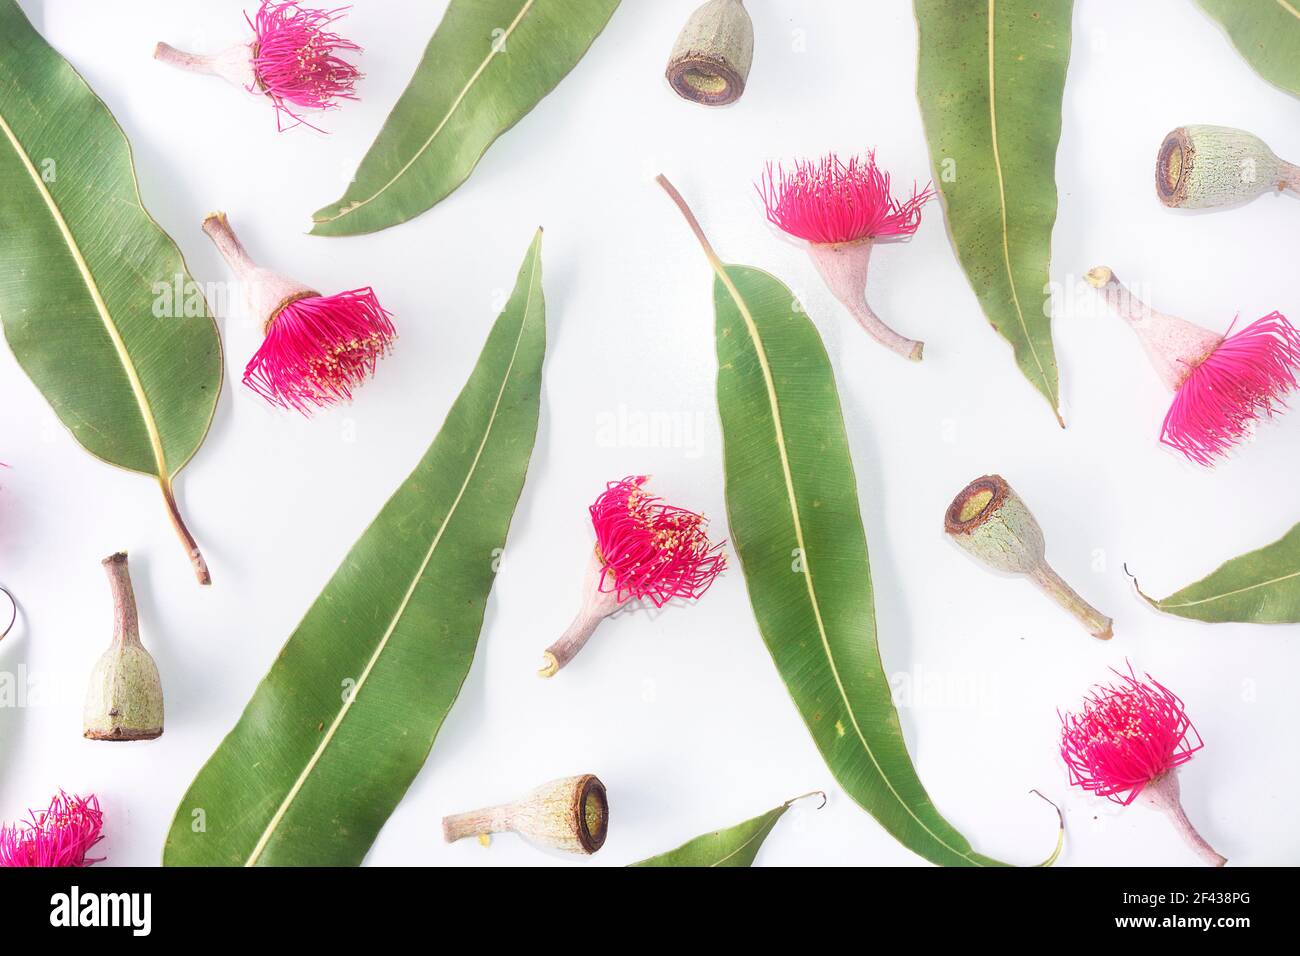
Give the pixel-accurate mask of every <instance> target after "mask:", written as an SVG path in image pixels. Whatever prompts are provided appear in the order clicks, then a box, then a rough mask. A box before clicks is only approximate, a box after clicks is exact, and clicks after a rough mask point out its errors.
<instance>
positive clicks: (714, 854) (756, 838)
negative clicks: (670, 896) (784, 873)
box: [632, 793, 826, 867]
mask: <svg viewBox="0 0 1300 956" xmlns="http://www.w3.org/2000/svg"><path fill="white" fill-rule="evenodd" d="M804 796H809V797H810V796H813V794H804ZM817 796H820V797H821V798H822V801H823V802H825V799H826V794H824V793H819V794H817ZM800 799H802V797H795V798H794V800H787V801H786V802H785V803H783V804H781V805H780V806H779V807H773V808H772V809H771V810H768V811H767V813H763V814H759V815H758V816H756V817H754V818H753V819H752V820H746V821H745V822H744V823H737V824H736V825H735V826H734V827H728V828H727V829H725V830H714V831H713V832H712V833H705V834H702V835H701V836H697V837H696V838H695V839H694V840H688V841H687V842H686V843H683V844H682V845H681V846H679V847H678V848H677V849H675V850H669V851H668V852H667V853H660V854H659V855H658V856H652V857H650V858H649V859H648V860H642V861H641V862H640V863H633V864H632V866H701V867H713V866H753V864H754V857H756V856H758V851H759V849H760V848H761V847H762V846H763V841H764V840H766V839H767V835H768V834H769V833H771V832H772V828H773V827H774V826H776V822H777V821H778V820H780V819H781V818H782V817H783V816H785V811H787V810H789V809H790V805H791V804H792V803H794V801H795V800H800Z"/></svg>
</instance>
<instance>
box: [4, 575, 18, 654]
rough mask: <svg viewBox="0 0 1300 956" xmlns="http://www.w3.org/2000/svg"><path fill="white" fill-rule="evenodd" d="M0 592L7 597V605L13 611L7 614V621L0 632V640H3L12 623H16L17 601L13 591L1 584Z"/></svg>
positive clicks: (7, 634)
mask: <svg viewBox="0 0 1300 956" xmlns="http://www.w3.org/2000/svg"><path fill="white" fill-rule="evenodd" d="M0 594H3V595H4V596H5V597H7V598H8V599H9V607H10V608H11V609H12V611H13V613H12V614H10V615H9V623H8V624H7V625H5V629H4V631H3V632H0V641H3V640H4V639H5V638H6V637H8V636H9V632H10V631H12V630H13V629H14V625H15V624H16V623H18V601H17V600H15V598H14V596H13V593H12V592H10V590H9V589H8V588H7V587H4V586H3V585H0Z"/></svg>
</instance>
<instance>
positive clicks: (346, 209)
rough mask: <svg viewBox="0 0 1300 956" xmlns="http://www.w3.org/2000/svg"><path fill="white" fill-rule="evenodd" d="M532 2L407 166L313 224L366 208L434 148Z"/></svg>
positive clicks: (527, 1)
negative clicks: (368, 191)
mask: <svg viewBox="0 0 1300 956" xmlns="http://www.w3.org/2000/svg"><path fill="white" fill-rule="evenodd" d="M534 2H535V0H524V5H523V6H522V7H521V8H520V9H519V12H518V13H517V14H516V15H515V18H514V20H512V21H511V23H510V26H508V27H506V29H505V32H504V33H502V34H501V37H500V39H499V40H498V39H495V38H494V39H493V41H492V44H491V46H490V47H489V48H488V55H487V56H486V57H484V58H483V62H482V63H480V64H479V65H478V68H477V69H476V70H475V71H474V72H473V73H472V74H471V75H470V78H469V79H468V80H466V81H465V85H464V86H463V87H461V90H460V92H459V93H458V94H456V98H455V99H454V100H453V101H452V104H451V107H450V108H449V109H448V110H447V112H446V113H445V114H444V115H443V117H442V119H441V120H440V121H439V122H438V125H437V126H436V127H434V130H433V132H432V133H430V134H429V138H428V139H426V140H425V141H424V143H423V144H421V146H420V148H419V149H417V150H416V151H415V155H413V156H412V157H411V158H410V159H409V160H407V161H406V163H405V164H403V166H402V168H401V169H399V170H398V171H397V172H396V173H394V174H393V177H392V178H391V179H389V180H388V182H386V183H384V184H383V185H382V186H380V187H379V189H378V190H376V191H375V192H374V193H373V194H371V195H369V196H367V197H366V198H365V199H360V200H356V201H354V202H351V203H349V204H347V205H346V206H343V207H341V208H340V209H339V211H338V212H337V213H335V214H334V215H333V216H326V217H325V218H323V219H316V220H315V221H316V222H318V223H322V222H334V221H335V220H337V219H342V218H343V217H344V216H347V215H350V214H352V213H354V212H356V211H357V210H358V209H360V208H362V207H363V206H368V205H369V204H370V203H372V202H373V201H374V200H376V199H378V198H379V197H380V196H382V195H383V194H384V193H385V192H387V191H388V189H389V188H390V187H391V186H392V185H393V184H394V183H395V182H397V181H398V180H399V179H401V178H402V177H403V176H405V175H406V174H407V172H408V171H409V170H410V168H411V167H412V166H414V165H415V163H416V161H417V160H419V158H420V157H421V156H423V155H424V154H425V152H426V151H427V150H428V149H429V147H430V146H432V145H433V141H434V140H435V139H437V138H438V136H439V135H440V134H441V133H442V131H443V129H445V128H446V126H447V124H448V123H449V122H451V118H452V116H454V115H455V114H456V111H457V110H459V109H460V105H461V103H463V102H464V101H465V97H466V96H468V95H469V91H470V90H471V89H473V87H474V84H475V83H477V82H478V78H479V77H480V76H482V75H483V71H484V70H486V69H487V68H488V64H489V63H491V62H492V58H493V57H495V56H496V55H497V53H498V52H500V51H501V50H504V49H505V44H506V43H507V42H508V41H509V39H510V36H511V34H513V33H514V32H515V28H516V27H517V26H519V23H520V21H522V20H523V18H524V16H525V15H527V13H528V11H529V10H531V9H532V6H533V3H534Z"/></svg>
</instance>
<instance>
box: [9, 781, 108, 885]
mask: <svg viewBox="0 0 1300 956" xmlns="http://www.w3.org/2000/svg"><path fill="white" fill-rule="evenodd" d="M28 817H29V818H30V819H29V820H27V821H24V822H21V823H16V824H13V825H12V826H3V827H0V866H90V865H91V864H94V863H98V862H100V861H101V860H102V859H103V857H95V858H90V857H87V855H86V854H87V853H89V852H90V848H91V847H93V846H94V845H95V844H96V843H98V842H99V841H100V840H102V839H103V838H104V837H103V834H102V833H101V830H102V829H103V825H104V814H103V813H101V812H100V809H99V800H98V798H96V797H95V796H94V795H91V796H90V797H88V798H82V797H78V796H69V795H68V794H66V793H64V792H63V791H62V790H60V791H59V795H58V796H56V797H55V798H54V799H53V800H51V801H50V806H49V809H47V810H39V811H37V810H29V811H28Z"/></svg>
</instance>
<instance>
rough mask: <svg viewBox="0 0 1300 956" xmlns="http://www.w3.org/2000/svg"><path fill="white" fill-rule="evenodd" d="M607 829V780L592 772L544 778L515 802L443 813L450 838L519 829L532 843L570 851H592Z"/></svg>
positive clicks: (450, 840) (601, 842)
mask: <svg viewBox="0 0 1300 956" xmlns="http://www.w3.org/2000/svg"><path fill="white" fill-rule="evenodd" d="M608 832H609V800H608V798H607V796H606V793H605V785H604V784H603V783H601V782H600V780H599V779H598V778H597V777H596V776H594V775H593V774H589V773H587V774H582V775H580V776H576V777H562V778H560V779H559V780H552V781H551V782H550V783H544V784H542V785H541V786H540V787H538V788H537V789H535V790H533V791H532V792H531V793H530V794H528V795H527V796H526V797H524V798H522V799H520V800H515V801H514V802H512V803H503V804H499V805H497V806H491V807H484V808H483V809H481V810H471V811H470V812H468V813H457V814H454V815H453V816H449V817H443V820H442V835H443V839H445V840H446V841H447V842H448V843H455V842H456V841H457V840H463V839H464V838H465V837H472V836H479V837H482V836H485V835H487V834H490V833H518V834H519V835H520V836H522V837H524V838H525V839H527V840H528V841H530V842H531V843H534V844H536V845H538V846H543V847H549V848H551V849H554V850H563V851H564V852H566V853H583V854H588V855H590V854H592V853H595V852H596V851H597V850H599V849H600V848H601V847H602V846H603V845H604V843H605V837H606V835H607V834H608Z"/></svg>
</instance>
